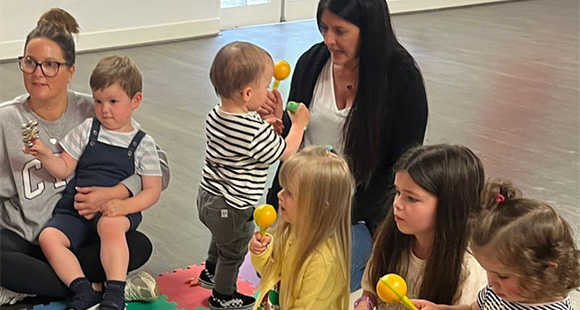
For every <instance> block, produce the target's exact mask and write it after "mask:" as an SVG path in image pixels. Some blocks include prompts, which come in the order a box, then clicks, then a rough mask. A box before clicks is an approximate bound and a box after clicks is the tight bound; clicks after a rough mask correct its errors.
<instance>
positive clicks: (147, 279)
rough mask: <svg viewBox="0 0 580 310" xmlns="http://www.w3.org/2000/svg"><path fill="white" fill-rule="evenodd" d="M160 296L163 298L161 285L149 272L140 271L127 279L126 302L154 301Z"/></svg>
mask: <svg viewBox="0 0 580 310" xmlns="http://www.w3.org/2000/svg"><path fill="white" fill-rule="evenodd" d="M159 296H161V290H160V289H159V285H158V284H157V281H155V278H153V276H151V275H150V274H148V273H147V272H145V271H139V272H137V273H135V274H133V275H130V276H129V277H127V284H125V301H152V300H155V299H157V298H159Z"/></svg>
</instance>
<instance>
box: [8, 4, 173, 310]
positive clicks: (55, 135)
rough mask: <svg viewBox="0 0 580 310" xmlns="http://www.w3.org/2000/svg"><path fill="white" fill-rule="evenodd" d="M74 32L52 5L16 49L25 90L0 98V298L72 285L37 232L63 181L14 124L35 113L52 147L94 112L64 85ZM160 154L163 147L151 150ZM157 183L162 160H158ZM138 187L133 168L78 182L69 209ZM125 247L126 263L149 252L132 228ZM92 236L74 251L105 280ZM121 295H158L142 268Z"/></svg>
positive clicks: (95, 206)
mask: <svg viewBox="0 0 580 310" xmlns="http://www.w3.org/2000/svg"><path fill="white" fill-rule="evenodd" d="M78 32H79V25H78V24H77V22H76V20H75V19H74V17H72V16H71V15H70V14H69V13H67V12H66V11H64V10H62V9H58V8H55V9H51V10H49V11H48V12H46V13H45V14H44V15H43V16H42V17H41V18H40V20H39V22H38V25H37V27H36V28H35V29H34V30H32V31H31V32H30V34H28V36H27V37H26V43H25V45H24V54H23V56H22V57H19V66H20V69H21V71H22V73H23V80H24V86H25V88H26V91H27V93H26V94H24V95H21V96H18V97H16V98H14V99H12V100H9V101H6V102H4V103H1V104H0V141H1V143H2V145H4V146H6V147H2V148H1V149H0V167H2V168H0V214H1V216H0V247H1V248H0V261H1V262H2V263H1V264H0V305H4V304H8V303H10V304H12V303H15V302H16V301H18V300H21V299H23V298H24V297H26V296H27V294H34V295H41V296H48V297H54V298H66V297H70V296H72V292H71V290H70V289H69V288H68V287H67V286H66V285H64V283H62V282H61V280H60V279H59V278H58V277H57V276H56V274H55V273H54V271H53V270H52V268H51V267H50V265H49V264H48V262H47V260H46V257H45V256H44V254H43V253H42V250H41V248H40V246H39V245H38V235H39V233H40V231H41V229H42V228H43V227H44V226H45V224H46V223H47V221H48V220H49V219H50V218H51V216H52V211H53V209H54V206H55V205H56V202H57V201H58V200H59V199H60V198H61V196H62V192H63V190H64V189H65V187H66V182H65V181H64V180H59V179H56V178H54V177H52V176H50V174H48V172H47V171H46V170H45V169H44V167H43V166H42V164H41V163H40V162H39V161H38V160H36V159H35V158H34V157H33V156H32V155H29V154H24V153H23V152H22V149H23V148H24V145H23V143H22V135H21V124H24V123H28V122H29V121H31V120H36V121H37V123H38V129H39V131H40V133H39V136H38V139H40V140H42V141H43V142H44V144H46V145H47V146H48V147H49V148H50V150H51V151H52V152H53V153H61V152H62V150H63V149H62V147H61V146H60V144H59V140H61V139H62V138H63V137H64V136H65V134H66V133H68V132H69V131H70V130H71V129H72V128H74V127H76V126H77V125H79V124H80V123H81V122H82V121H84V120H85V119H86V118H88V117H93V116H94V105H93V99H92V97H91V96H89V95H86V94H81V93H77V92H74V91H70V90H69V89H68V88H69V87H68V86H69V83H70V81H71V79H72V78H73V76H74V73H75V55H76V52H75V43H74V38H73V34H74V33H78ZM158 155H159V157H160V158H162V159H165V158H166V155H165V154H164V153H163V151H158ZM160 163H161V167H162V172H163V179H164V181H163V184H164V188H165V187H166V186H167V182H169V174H168V173H169V167H168V166H167V164H166V162H165V160H161V161H160ZM140 190H141V179H140V177H139V176H138V175H133V176H131V177H129V178H127V179H125V180H124V181H123V182H122V184H119V185H117V186H114V187H84V188H79V189H78V193H77V194H76V195H75V209H76V210H78V212H79V214H80V215H81V216H84V217H85V218H86V219H92V218H94V217H95V216H96V215H97V214H98V212H99V208H100V205H101V204H102V203H104V202H107V201H109V200H110V199H114V198H119V199H123V198H126V197H129V196H130V195H131V193H137V192H139V191H140ZM126 237H127V243H128V245H129V248H130V253H131V254H130V262H129V270H134V269H136V268H138V267H140V266H142V265H143V264H144V263H145V262H147V260H148V259H149V257H150V256H151V252H152V244H151V241H150V240H149V239H148V238H147V236H145V235H144V234H142V233H140V232H138V231H131V232H129V233H127V235H126ZM99 248H100V245H99V242H98V241H95V242H92V243H90V244H89V245H87V246H85V247H82V248H80V249H79V250H78V251H77V252H76V253H75V254H76V255H77V257H78V258H79V261H80V264H81V266H82V268H83V271H84V272H85V274H86V276H87V278H88V279H89V280H90V281H92V282H94V283H97V282H98V283H100V282H103V281H104V280H106V277H105V272H104V270H103V268H102V264H101V261H100V255H99ZM125 294H126V297H127V300H136V299H140V300H146V299H149V300H151V299H153V298H156V297H158V296H159V291H158V286H156V284H155V279H154V278H153V277H151V275H149V274H147V273H146V272H139V273H138V274H137V276H136V277H130V278H128V279H127V286H126V289H125Z"/></svg>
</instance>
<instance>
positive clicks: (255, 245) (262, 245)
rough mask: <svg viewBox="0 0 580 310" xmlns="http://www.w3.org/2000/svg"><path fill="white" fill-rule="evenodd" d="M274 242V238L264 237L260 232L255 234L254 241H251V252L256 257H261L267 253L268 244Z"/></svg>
mask: <svg viewBox="0 0 580 310" xmlns="http://www.w3.org/2000/svg"><path fill="white" fill-rule="evenodd" d="M270 242H272V238H271V237H270V236H268V235H264V237H262V234H260V233H259V232H256V233H254V236H253V237H252V240H250V251H251V252H252V253H254V254H256V255H260V254H262V253H264V251H266V249H267V248H268V244H270Z"/></svg>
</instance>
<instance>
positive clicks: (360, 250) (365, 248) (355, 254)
mask: <svg viewBox="0 0 580 310" xmlns="http://www.w3.org/2000/svg"><path fill="white" fill-rule="evenodd" d="M372 250H373V237H372V236H371V233H370V231H369V229H368V228H367V225H366V224H365V223H356V224H354V225H352V261H351V267H350V292H351V293H352V292H354V291H356V290H358V289H360V287H361V286H360V285H361V279H362V276H363V273H364V270H365V266H366V264H367V261H368V260H369V257H370V256H371V252H372Z"/></svg>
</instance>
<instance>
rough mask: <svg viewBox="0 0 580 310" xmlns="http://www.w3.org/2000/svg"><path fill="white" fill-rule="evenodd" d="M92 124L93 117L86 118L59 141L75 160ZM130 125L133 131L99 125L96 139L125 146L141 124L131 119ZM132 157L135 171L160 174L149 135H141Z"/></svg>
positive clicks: (83, 146) (77, 158)
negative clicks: (114, 129) (110, 128)
mask: <svg viewBox="0 0 580 310" xmlns="http://www.w3.org/2000/svg"><path fill="white" fill-rule="evenodd" d="M92 125H93V118H92V117H91V118H87V119H86V120H84V121H83V122H82V123H81V124H80V125H78V126H77V127H75V128H74V129H73V130H71V131H70V132H69V133H68V134H67V135H66V136H65V137H64V138H63V139H62V140H61V141H60V145H61V146H62V148H63V149H64V150H65V151H66V152H67V153H69V154H70V155H71V156H72V157H73V158H74V159H76V160H79V159H80V158H81V155H82V154H83V152H84V150H85V147H86V146H87V144H88V143H89V138H90V134H91V127H92ZM131 125H132V126H133V131H131V132H118V131H112V130H108V129H107V128H105V127H104V126H103V125H101V128H100V130H99V136H98V137H97V141H99V142H101V143H104V144H108V145H114V146H118V147H123V148H127V147H129V143H131V141H132V140H133V137H134V136H135V135H136V134H137V132H138V131H139V129H140V128H141V125H139V123H137V122H136V121H135V120H131ZM133 157H134V161H135V173H137V174H139V175H145V176H159V177H160V176H161V168H160V166H159V157H158V156H157V150H156V149H155V141H154V140H153V138H152V137H151V136H150V135H145V136H144V137H143V139H142V140H141V142H140V143H139V145H138V146H137V149H135V156H133Z"/></svg>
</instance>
